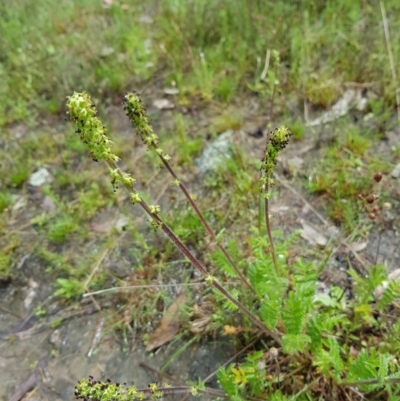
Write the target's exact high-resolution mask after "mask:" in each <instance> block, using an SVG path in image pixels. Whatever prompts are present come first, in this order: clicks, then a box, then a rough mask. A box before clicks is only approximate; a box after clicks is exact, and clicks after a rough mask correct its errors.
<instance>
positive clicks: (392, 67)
mask: <svg viewBox="0 0 400 401" xmlns="http://www.w3.org/2000/svg"><path fill="white" fill-rule="evenodd" d="M380 6H381V13H382V22H383V29H384V31H385V41H386V48H387V52H388V56H389V64H390V70H391V72H392V78H393V82H394V85H395V93H396V105H397V119H398V124H399V126H398V130H399V132H400V88H399V87H398V81H397V73H396V66H395V63H394V57H393V51H392V45H391V42H390V32H389V25H388V21H387V16H386V9H385V4H384V3H383V1H380Z"/></svg>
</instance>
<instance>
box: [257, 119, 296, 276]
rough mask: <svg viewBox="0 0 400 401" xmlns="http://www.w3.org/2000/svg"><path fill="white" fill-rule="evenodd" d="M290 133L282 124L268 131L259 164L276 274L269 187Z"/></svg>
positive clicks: (277, 272)
mask: <svg viewBox="0 0 400 401" xmlns="http://www.w3.org/2000/svg"><path fill="white" fill-rule="evenodd" d="M291 135H292V133H291V132H290V131H289V130H288V129H287V128H286V127H284V126H281V127H279V128H277V129H275V130H273V131H272V132H270V133H269V134H268V136H267V147H266V150H265V156H264V159H263V161H262V165H261V171H262V172H263V174H262V176H261V180H260V181H261V190H262V192H263V195H264V211H265V226H266V229H267V235H268V242H269V246H270V250H271V256H272V262H273V264H274V268H275V271H276V274H279V268H278V261H277V259H276V252H275V247H274V241H273V239H272V231H271V222H270V219H269V188H270V187H271V186H272V185H273V184H274V180H273V178H272V174H273V172H274V170H275V166H276V163H277V162H278V155H279V153H280V152H282V150H283V149H284V148H285V147H286V146H287V144H288V142H289V137H290V136H291Z"/></svg>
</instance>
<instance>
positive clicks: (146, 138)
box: [123, 93, 257, 297]
mask: <svg viewBox="0 0 400 401" xmlns="http://www.w3.org/2000/svg"><path fill="white" fill-rule="evenodd" d="M123 101H124V103H125V110H126V111H127V116H128V117H129V119H130V120H131V122H132V124H133V126H134V127H135V128H136V130H137V132H138V133H139V135H140V137H141V138H142V140H143V142H144V143H145V144H146V145H147V146H148V148H151V149H152V150H154V151H155V152H156V153H157V155H158V156H159V158H160V159H161V162H162V163H163V165H164V166H165V168H166V169H167V170H168V172H169V173H170V174H171V176H172V177H173V178H174V180H175V181H176V182H177V183H178V186H179V188H180V189H181V191H182V193H183V194H184V196H185V198H186V199H187V201H188V202H189V204H190V206H191V207H192V208H193V210H194V212H195V213H196V215H197V216H198V218H199V219H200V222H201V224H202V225H203V227H204V228H205V229H206V231H207V232H208V234H209V235H210V236H211V238H212V240H213V241H215V242H216V244H217V247H218V248H219V249H220V250H221V252H222V253H223V255H224V256H225V258H226V259H227V260H228V262H229V264H230V265H231V266H232V268H233V269H234V271H235V272H236V274H237V275H238V277H239V278H240V280H241V281H242V283H243V284H244V285H245V286H246V287H247V288H249V289H250V291H251V292H252V293H253V295H254V296H256V297H257V293H256V291H255V290H254V288H253V287H252V286H251V284H250V283H249V281H248V280H247V278H246V277H245V276H244V274H243V273H242V272H241V271H240V269H239V268H238V266H237V265H236V263H235V262H234V260H233V259H232V257H231V256H230V255H229V253H228V251H227V250H226V249H225V247H224V246H223V245H222V244H221V243H220V241H219V240H218V239H217V236H216V234H215V233H214V231H213V229H212V228H211V227H210V226H209V224H208V223H207V221H206V219H205V218H204V216H203V214H202V213H201V211H200V209H199V208H198V207H197V205H196V203H195V201H194V200H193V198H192V197H191V196H190V194H189V192H188V191H187V189H186V187H185V185H184V184H183V183H182V182H181V181H180V180H179V178H178V176H177V174H176V173H175V171H174V169H173V168H172V166H171V164H170V163H169V162H168V160H170V157H169V156H167V155H165V154H164V153H163V151H162V149H160V148H159V147H158V137H157V136H156V135H154V133H153V129H152V127H151V125H150V124H149V121H148V118H147V115H146V111H145V109H144V107H143V104H142V101H141V99H140V98H139V97H138V96H137V95H136V94H135V93H129V94H127V95H125V96H124V99H123Z"/></svg>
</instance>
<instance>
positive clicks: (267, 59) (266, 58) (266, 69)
mask: <svg viewBox="0 0 400 401" xmlns="http://www.w3.org/2000/svg"><path fill="white" fill-rule="evenodd" d="M270 58H271V49H268V50H267V53H266V54H265V64H264V69H263V71H262V73H261V76H260V79H261V81H264V80H265V77H266V76H267V73H268V68H269V60H270Z"/></svg>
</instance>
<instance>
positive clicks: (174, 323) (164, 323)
mask: <svg viewBox="0 0 400 401" xmlns="http://www.w3.org/2000/svg"><path fill="white" fill-rule="evenodd" d="M184 304H185V294H181V295H179V297H178V298H177V299H176V300H175V301H174V302H173V303H172V304H171V305H170V306H169V308H168V309H167V310H166V311H165V313H164V316H163V317H162V319H161V322H160V325H159V326H158V327H157V329H156V331H155V332H154V333H153V334H152V335H151V336H150V338H149V341H148V343H147V347H146V351H152V350H153V349H155V348H158V347H161V346H162V345H164V344H166V343H168V342H170V341H171V340H173V339H174V337H175V336H176V334H177V333H178V331H179V326H180V323H179V320H180V319H179V315H180V313H181V311H182V308H183V306H184Z"/></svg>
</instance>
